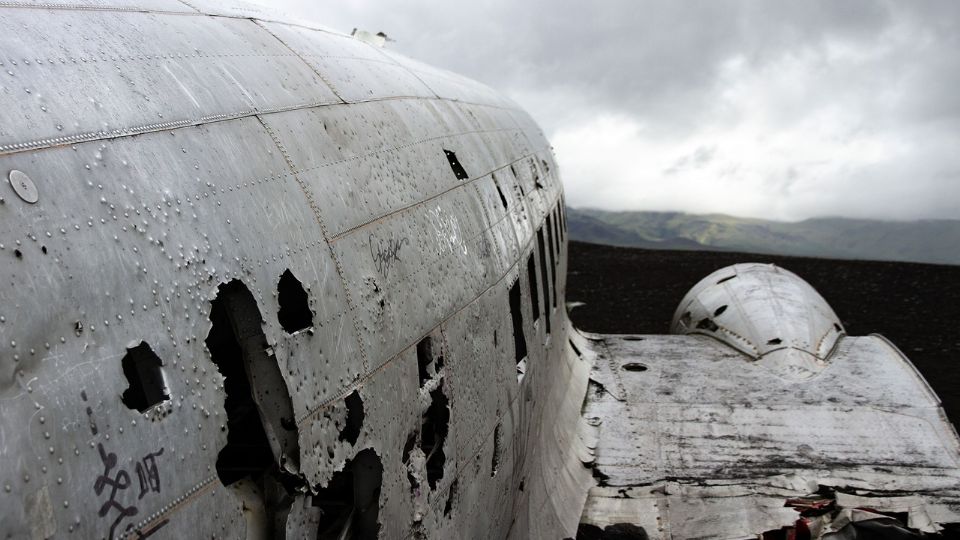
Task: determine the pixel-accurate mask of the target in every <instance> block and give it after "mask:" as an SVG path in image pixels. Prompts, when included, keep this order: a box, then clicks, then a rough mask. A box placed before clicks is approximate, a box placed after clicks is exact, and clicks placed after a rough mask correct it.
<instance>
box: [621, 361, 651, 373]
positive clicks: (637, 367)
mask: <svg viewBox="0 0 960 540" xmlns="http://www.w3.org/2000/svg"><path fill="white" fill-rule="evenodd" d="M623 370H624V371H646V370H647V366H645V365H643V364H640V363H637V362H629V363H626V364H624V365H623Z"/></svg>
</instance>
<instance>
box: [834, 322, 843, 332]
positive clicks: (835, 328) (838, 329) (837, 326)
mask: <svg viewBox="0 0 960 540" xmlns="http://www.w3.org/2000/svg"><path fill="white" fill-rule="evenodd" d="M833 329H834V330H836V331H837V332H843V327H842V326H840V324H838V323H833Z"/></svg>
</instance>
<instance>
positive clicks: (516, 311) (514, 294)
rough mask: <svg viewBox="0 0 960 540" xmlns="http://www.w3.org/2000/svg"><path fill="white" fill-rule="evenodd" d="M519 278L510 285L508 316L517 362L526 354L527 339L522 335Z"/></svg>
mask: <svg viewBox="0 0 960 540" xmlns="http://www.w3.org/2000/svg"><path fill="white" fill-rule="evenodd" d="M520 304H521V298H520V280H519V279H518V280H516V281H514V282H513V285H511V286H510V318H511V319H512V320H513V351H514V357H515V358H516V361H517V363H518V364H519V363H520V361H521V360H523V359H524V358H526V356H527V339H526V338H525V337H524V335H523V314H522V313H520Z"/></svg>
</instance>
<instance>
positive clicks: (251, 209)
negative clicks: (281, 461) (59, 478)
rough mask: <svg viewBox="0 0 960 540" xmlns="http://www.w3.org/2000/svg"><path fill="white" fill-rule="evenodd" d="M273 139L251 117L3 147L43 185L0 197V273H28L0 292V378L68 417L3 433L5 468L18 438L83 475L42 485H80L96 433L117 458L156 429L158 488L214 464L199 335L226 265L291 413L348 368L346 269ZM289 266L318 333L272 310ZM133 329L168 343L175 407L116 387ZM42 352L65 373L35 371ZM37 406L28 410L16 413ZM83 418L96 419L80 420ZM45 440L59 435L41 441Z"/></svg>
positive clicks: (203, 478)
mask: <svg viewBox="0 0 960 540" xmlns="http://www.w3.org/2000/svg"><path fill="white" fill-rule="evenodd" d="M271 147H272V140H271V139H270V137H269V136H268V134H267V133H266V131H265V130H264V129H263V128H262V126H261V125H260V123H259V122H258V121H257V120H256V119H255V118H250V119H242V120H236V121H232V122H224V123H218V124H213V125H209V126H201V127H196V128H186V129H183V130H178V131H176V132H170V133H157V134H148V135H144V136H142V137H138V138H123V139H118V140H114V141H102V142H94V143H85V144H81V145H77V146H76V147H74V148H70V147H61V148H55V149H50V150H45V151H42V152H38V153H33V154H14V155H10V156H6V157H4V158H2V159H0V162H2V164H3V166H4V167H10V168H13V167H16V168H18V169H21V170H27V171H31V172H33V173H34V174H33V177H34V179H35V181H36V182H37V183H38V184H39V185H40V186H41V188H42V189H43V190H44V191H47V192H49V193H50V196H49V197H46V198H45V199H44V200H43V202H42V203H41V204H37V205H27V204H22V205H18V206H17V207H16V208H11V205H10V204H7V205H6V206H7V208H5V210H6V211H5V213H4V216H0V217H3V218H4V222H5V223H4V227H3V230H4V234H3V235H2V238H0V244H3V245H4V248H3V249H2V250H0V255H2V256H3V257H4V260H6V261H7V262H6V263H5V264H4V265H3V266H2V267H0V269H2V271H3V273H4V274H6V275H5V277H4V279H5V280H13V281H23V280H25V279H27V280H29V283H31V289H32V290H33V291H34V294H32V295H29V296H21V295H18V296H15V297H14V296H11V291H7V292H6V293H4V294H2V298H0V305H2V306H3V307H4V309H3V310H2V311H3V314H2V317H3V321H4V322H3V324H2V327H3V328H2V329H3V333H4V336H5V338H6V339H8V340H9V342H10V343H14V344H15V346H14V347H11V349H13V351H12V354H8V353H7V352H4V354H2V355H0V364H2V365H0V368H2V369H3V371H4V372H5V373H7V375H6V377H5V378H4V380H5V381H8V383H6V384H4V385H3V388H2V389H0V391H2V392H3V394H4V395H6V396H8V397H9V398H11V399H10V401H9V402H10V403H11V404H12V403H14V402H17V400H23V401H22V402H23V403H24V407H26V408H27V409H30V408H32V407H33V406H36V407H37V409H36V411H40V410H43V411H47V412H46V413H44V415H39V416H40V417H41V418H44V421H45V422H46V421H47V420H46V419H45V418H47V417H49V418H57V421H58V422H61V423H63V422H69V425H70V426H72V427H71V428H70V429H68V430H66V431H58V430H48V431H41V430H39V429H38V430H33V431H34V433H36V435H37V436H38V437H39V439H37V438H36V437H19V438H17V439H15V440H14V442H12V443H10V444H17V445H21V446H19V447H18V448H15V447H13V446H11V445H10V444H8V446H7V449H8V451H5V452H4V453H3V455H2V456H0V459H2V460H3V461H4V466H3V467H2V469H3V470H4V471H9V473H8V475H10V476H7V478H6V481H7V482H13V477H12V475H13V474H14V473H16V472H17V470H18V467H17V466H16V465H14V462H9V463H8V462H7V461H8V460H17V461H19V462H20V463H21V464H23V465H28V464H27V463H25V462H23V461H22V459H23V457H25V456H35V459H37V460H39V461H40V463H43V462H44V461H45V460H46V461H49V460H53V463H60V462H58V461H57V460H59V459H61V457H62V458H63V459H64V460H65V461H64V462H62V463H63V466H64V467H66V468H69V469H70V470H72V471H75V472H79V471H89V474H90V477H89V478H85V477H84V478H79V477H78V478H75V479H74V480H75V481H74V482H70V483H67V482H64V483H62V484H54V483H51V485H50V486H49V487H48V492H49V496H50V497H52V498H54V499H55V500H57V501H58V504H62V503H63V502H64V501H74V502H75V501H81V500H84V499H90V498H91V497H92V496H93V495H95V493H93V491H92V490H93V486H94V483H95V482H94V480H95V479H96V474H95V473H94V472H95V471H97V470H101V471H102V470H103V465H102V464H101V457H100V455H99V448H98V446H97V444H99V443H103V444H104V445H105V446H104V448H105V451H108V453H109V452H113V453H117V455H119V456H121V457H120V458H119V459H122V460H126V461H124V463H126V464H127V468H126V469H125V470H127V472H128V473H129V474H133V468H132V467H133V465H134V464H133V463H132V462H131V461H130V460H134V461H135V460H137V459H141V458H143V457H144V456H146V455H149V454H151V453H156V452H159V451H161V450H160V449H161V447H162V448H163V450H162V451H163V455H162V456H158V457H157V458H156V460H157V463H158V467H159V469H160V471H161V474H162V475H163V476H162V477H161V487H160V488H159V489H161V490H162V492H163V493H170V494H171V497H170V498H168V499H166V500H172V499H173V498H175V497H177V496H180V495H185V494H187V493H189V492H191V490H194V489H198V488H197V486H199V485H200V484H201V483H203V485H204V486H207V484H208V483H209V481H210V478H214V480H213V481H214V482H215V481H216V480H215V471H213V468H212V467H213V463H214V460H215V459H216V452H217V451H218V449H219V448H221V447H222V446H223V444H224V439H223V436H224V433H223V432H222V431H221V428H222V426H223V425H224V423H225V421H226V419H225V416H224V412H223V409H222V407H223V397H222V393H221V392H222V390H221V385H222V377H221V376H220V375H219V373H217V369H216V367H215V366H214V365H213V364H212V363H211V362H210V360H209V356H208V355H207V352H206V348H205V346H204V344H203V340H204V339H205V338H206V333H207V331H208V330H209V328H210V326H209V322H208V321H207V317H208V314H209V300H210V299H212V298H213V295H214V294H215V293H216V287H217V285H218V284H219V283H222V282H225V281H229V280H230V279H240V280H241V281H243V282H244V283H245V284H246V285H247V286H248V288H249V289H250V290H251V291H252V292H253V294H254V296H255V297H256V299H257V301H258V304H259V309H260V311H261V315H262V317H263V319H264V321H265V324H264V329H265V332H266V334H267V336H268V339H269V340H270V341H271V342H273V343H274V344H276V345H277V346H276V350H277V355H276V356H277V358H278V361H281V362H282V365H283V366H284V367H286V368H288V369H285V370H284V371H283V373H284V374H285V375H286V376H287V380H288V383H287V384H288V386H289V387H290V388H295V389H296V390H297V392H296V396H297V399H295V400H294V405H295V407H297V409H298V414H305V413H306V412H307V411H309V410H312V409H313V408H314V407H315V405H316V403H318V402H321V401H324V400H325V399H328V398H330V397H332V396H333V395H334V394H335V393H337V392H339V391H340V390H341V389H342V388H343V387H344V386H345V385H346V384H347V382H349V381H353V380H354V379H356V377H357V375H358V374H359V373H360V372H361V371H362V368H363V364H362V361H361V360H360V356H361V355H360V353H359V351H358V348H357V342H356V338H355V334H354V332H353V328H354V327H353V322H352V319H351V318H350V317H349V316H348V315H346V312H347V308H346V305H345V297H344V294H343V289H342V285H341V282H340V278H339V276H338V274H337V271H336V268H335V267H334V265H333V263H332V260H331V259H330V252H329V250H328V248H327V247H326V244H325V243H324V242H323V240H322V233H321V231H320V228H319V226H318V225H317V223H316V218H315V215H314V213H313V212H312V211H311V209H310V208H309V206H308V205H307V204H306V202H305V200H304V198H303V195H302V191H301V190H300V188H299V186H298V185H297V183H296V182H295V181H294V179H293V177H292V176H291V175H289V174H287V173H286V172H285V171H284V169H285V167H286V165H285V163H284V161H283V160H282V158H281V156H280V155H279V154H280V153H279V152H278V151H276V150H272V149H271ZM146 148H149V151H145V149H146ZM11 211H13V212H16V214H13V213H11ZM15 215H16V216H17V218H16V219H14V216H15ZM23 218H27V219H25V220H24V219H23ZM254 231H256V232H254ZM7 246H10V247H7ZM14 246H16V247H14ZM15 249H16V250H18V251H19V252H20V256H19V257H16V256H15V254H14V250H15ZM287 268H289V269H291V270H292V271H293V272H294V273H295V274H296V276H297V277H298V279H300V280H301V281H302V283H303V284H304V286H305V287H306V288H307V290H308V291H310V294H311V295H313V301H312V302H311V308H312V309H313V310H314V312H315V321H316V324H315V326H316V332H315V335H313V336H311V335H310V334H308V333H301V334H297V335H294V336H287V335H286V333H285V332H283V331H282V330H281V329H280V328H279V324H278V323H277V319H276V313H277V310H278V305H277V301H276V296H275V293H276V287H277V280H278V278H279V276H280V274H281V273H282V272H283V271H284V270H285V269H287ZM118 283H124V284H126V285H125V286H124V287H123V288H119V287H117V284H118ZM27 313H30V314H31V315H29V316H28V315H27ZM38 321H41V322H40V323H39V324H38ZM41 329H42V331H40V332H38V330H41ZM141 340H142V341H144V342H146V343H148V344H149V345H150V346H151V348H152V349H153V351H154V352H155V353H156V354H157V355H158V356H159V357H160V358H161V360H163V362H164V372H165V375H166V378H167V384H168V386H169V388H170V391H171V401H170V402H169V408H165V409H160V410H157V411H154V412H152V413H151V414H150V415H148V416H147V417H145V416H144V415H142V414H140V413H137V412H136V411H129V410H127V409H126V408H124V407H123V406H122V405H120V404H119V400H118V396H119V394H120V393H121V392H123V391H124V389H125V388H126V383H125V382H124V378H123V374H122V370H121V366H120V358H121V357H122V356H123V354H124V353H125V345H124V344H127V343H131V342H132V343H138V342H140V341H141ZM8 350H10V349H8ZM44 369H54V370H55V372H57V373H63V374H65V375H64V376H60V377H55V378H51V377H47V376H42V374H43V373H44V372H43V371H42V370H44ZM29 381H34V382H29ZM28 390H29V391H28ZM81 392H84V393H85V394H86V397H87V399H88V403H87V404H85V403H84V400H83V396H82V394H81ZM13 396H19V397H17V398H16V399H13ZM5 403H6V401H5ZM86 406H89V407H90V410H91V412H90V413H89V414H88V413H86V412H85V408H86ZM36 411H27V410H25V411H24V418H29V417H31V416H38V415H37V414H36ZM163 411H168V412H163ZM91 415H93V417H91ZM91 418H92V419H91ZM91 421H95V422H96V423H97V425H99V426H100V431H99V432H98V433H99V435H95V434H91V432H90V431H89V429H88V428H87V426H88V425H90V423H91ZM37 422H38V426H39V420H37ZM124 428H126V433H129V435H126V434H125V433H124ZM45 432H49V433H50V434H51V436H50V437H49V438H46V437H45V436H44V435H43V433H45ZM57 433H59V436H58V435H55V434H57ZM104 437H110V438H109V439H104ZM108 440H109V441H111V443H110V444H111V445H116V446H108V445H107V441H108ZM41 441H43V442H41ZM157 441H160V442H157ZM163 441H168V442H167V443H163ZM39 444H43V445H44V446H38V445H39ZM91 445H92V446H91ZM46 446H49V447H50V448H53V451H52V452H47V451H44V452H43V453H38V452H37V448H46ZM121 450H122V452H121ZM77 452H79V453H77ZM45 468H47V469H48V470H49V471H50V474H51V475H52V474H54V472H53V470H52V469H53V467H51V466H45ZM37 469H38V466H36V465H28V466H27V468H26V469H24V471H22V474H23V475H34V476H35V475H36V474H37V472H36V470H37ZM174 470H176V471H177V474H173V471H174ZM28 471H31V472H28ZM51 478H52V476H51ZM204 482H206V483H204ZM11 485H12V484H11ZM204 489H207V488H204ZM88 492H89V493H88ZM162 500H163V499H161V498H158V497H154V498H144V499H143V501H142V502H141V503H140V504H139V506H138V513H137V516H143V515H144V514H148V513H152V512H154V511H160V510H161V507H160V506H159V504H160V503H161V502H162ZM231 500H232V499H231ZM154 503H155V504H157V505H158V506H153V504H154ZM221 508H222V509H224V510H223V511H227V510H226V508H227V507H224V506H222V505H221ZM133 521H135V520H134V519H133V517H131V518H130V520H125V521H124V524H126V523H131V522H133ZM103 525H104V524H103V522H101V521H98V520H84V521H83V522H82V523H81V524H79V525H77V527H81V530H82V531H86V533H88V534H87V535H88V536H93V535H94V534H95V532H94V531H98V530H103Z"/></svg>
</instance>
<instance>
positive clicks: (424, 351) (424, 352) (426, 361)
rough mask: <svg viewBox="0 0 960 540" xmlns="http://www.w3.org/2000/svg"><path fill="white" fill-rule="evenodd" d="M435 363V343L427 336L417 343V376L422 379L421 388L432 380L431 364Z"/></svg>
mask: <svg viewBox="0 0 960 540" xmlns="http://www.w3.org/2000/svg"><path fill="white" fill-rule="evenodd" d="M432 363H433V341H432V340H431V339H430V336H427V337H425V338H423V339H421V340H420V342H419V343H417V374H418V376H419V378H420V388H423V385H425V384H426V383H427V381H429V380H430V371H429V369H428V368H429V367H430V364H432Z"/></svg>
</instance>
